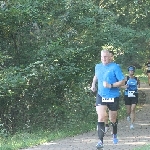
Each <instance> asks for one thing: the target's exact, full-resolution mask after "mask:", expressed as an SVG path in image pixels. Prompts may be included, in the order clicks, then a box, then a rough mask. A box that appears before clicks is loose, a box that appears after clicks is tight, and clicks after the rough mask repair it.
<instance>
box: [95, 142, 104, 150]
mask: <svg viewBox="0 0 150 150" xmlns="http://www.w3.org/2000/svg"><path fill="white" fill-rule="evenodd" d="M103 147H104V146H103V143H102V141H99V142H98V143H97V145H96V148H97V149H98V150H99V149H102V148H103Z"/></svg>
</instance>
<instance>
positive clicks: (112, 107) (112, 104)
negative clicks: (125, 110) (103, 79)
mask: <svg viewBox="0 0 150 150" xmlns="http://www.w3.org/2000/svg"><path fill="white" fill-rule="evenodd" d="M100 105H107V107H108V109H109V110H111V111H117V110H118V109H119V97H115V98H114V102H102V97H101V96H100V95H99V94H97V96H96V106H100Z"/></svg>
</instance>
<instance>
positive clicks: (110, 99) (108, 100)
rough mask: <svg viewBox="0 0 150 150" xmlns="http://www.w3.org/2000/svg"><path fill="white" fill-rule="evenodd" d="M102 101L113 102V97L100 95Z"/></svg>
mask: <svg viewBox="0 0 150 150" xmlns="http://www.w3.org/2000/svg"><path fill="white" fill-rule="evenodd" d="M102 102H114V98H104V97H102Z"/></svg>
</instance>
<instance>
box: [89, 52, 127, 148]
mask: <svg viewBox="0 0 150 150" xmlns="http://www.w3.org/2000/svg"><path fill="white" fill-rule="evenodd" d="M101 62H102V63H100V64H96V66H95V75H94V78H93V82H92V86H91V90H92V91H93V92H95V91H96V83H97V82H98V92H97V97H96V110H97V114H98V136H99V139H100V141H99V142H98V144H97V145H96V147H97V149H101V148H103V137H104V132H105V126H104V122H105V119H106V110H107V107H108V109H109V119H110V121H111V124H112V126H113V143H114V144H117V143H118V138H117V122H116V118H117V110H118V107H119V96H120V90H119V87H120V86H122V85H124V84H125V80H124V79H125V77H124V75H123V73H122V71H121V68H120V66H119V65H118V64H116V63H114V62H112V61H111V55H110V52H109V51H108V50H102V51H101Z"/></svg>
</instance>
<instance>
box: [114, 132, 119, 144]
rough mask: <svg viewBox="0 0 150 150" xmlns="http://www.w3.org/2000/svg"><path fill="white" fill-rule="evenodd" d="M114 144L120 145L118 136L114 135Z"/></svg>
mask: <svg viewBox="0 0 150 150" xmlns="http://www.w3.org/2000/svg"><path fill="white" fill-rule="evenodd" d="M113 143H114V144H117V143H118V138H117V134H113Z"/></svg>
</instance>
